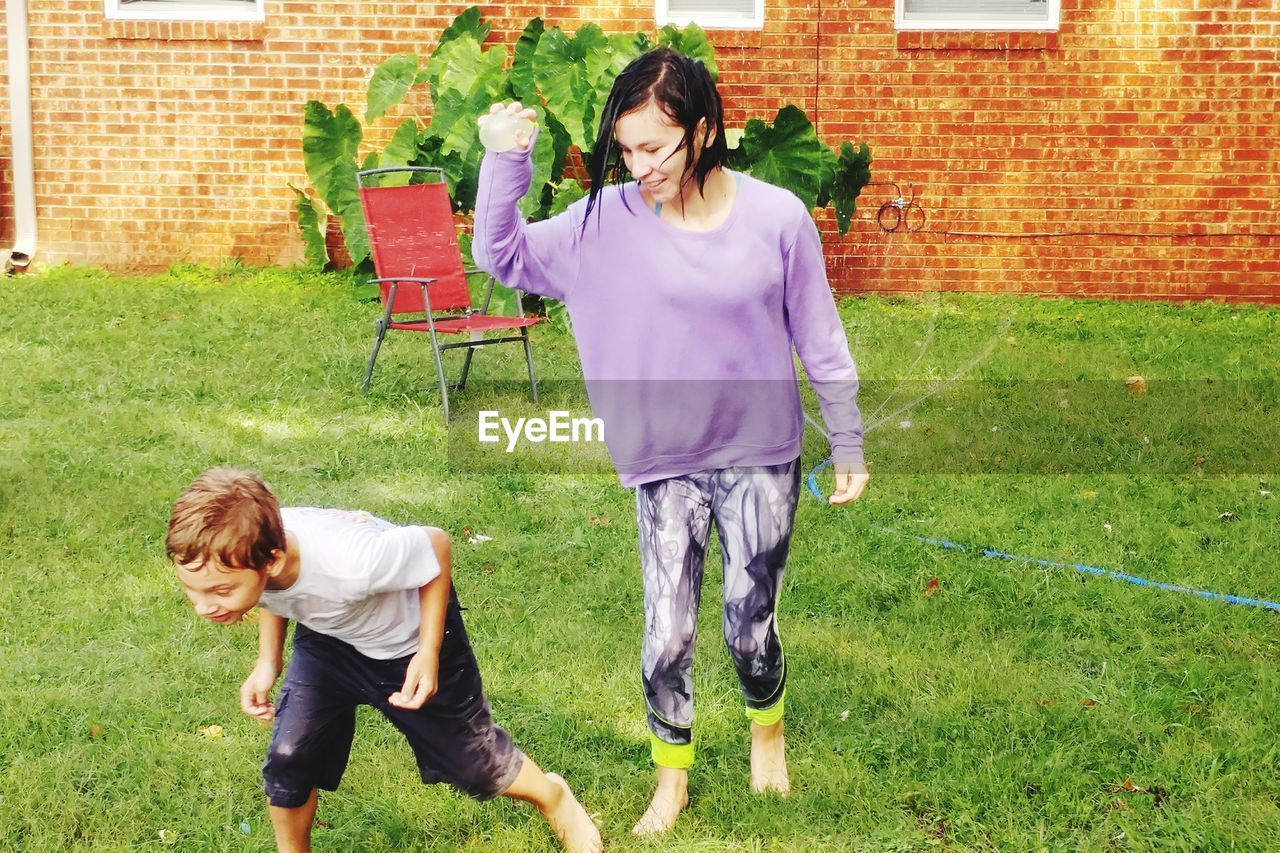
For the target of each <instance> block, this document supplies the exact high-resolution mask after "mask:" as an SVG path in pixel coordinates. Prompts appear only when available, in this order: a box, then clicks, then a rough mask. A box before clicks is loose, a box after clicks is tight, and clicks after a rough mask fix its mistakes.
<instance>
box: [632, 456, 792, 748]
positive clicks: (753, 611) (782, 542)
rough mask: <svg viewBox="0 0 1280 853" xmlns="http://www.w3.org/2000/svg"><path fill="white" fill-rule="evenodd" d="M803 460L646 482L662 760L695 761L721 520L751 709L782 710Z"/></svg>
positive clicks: (650, 708) (651, 665)
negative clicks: (710, 582) (709, 563)
mask: <svg viewBox="0 0 1280 853" xmlns="http://www.w3.org/2000/svg"><path fill="white" fill-rule="evenodd" d="M799 490H800V463H799V460H798V459H796V460H792V461H791V462H789V463H784V464H782V465H768V466H760V467H738V468H723V469H720V470H715V471H701V472H698V473H695V474H688V475H685V476H682V477H673V478H671V479H668V480H659V481H657V482H654V483H646V484H644V485H642V486H640V487H639V488H638V489H637V490H636V514H637V519H638V522H639V528H640V560H641V566H642V569H643V571H644V613H645V633H644V645H643V649H642V652H641V671H642V675H643V679H644V697H645V716H646V719H647V720H648V723H649V731H650V733H651V736H650V742H651V745H652V747H653V757H654V761H655V762H656V763H657V764H660V765H663V766H665V767H688V766H689V765H690V764H692V763H693V757H694V751H693V649H694V641H695V640H696V639H697V634H698V605H699V603H700V601H701V598H702V570H703V565H704V558H705V556H706V552H707V540H708V536H709V534H710V529H711V521H712V520H713V519H714V520H715V523H716V529H717V531H718V533H719V535H720V546H721V550H722V551H723V557H724V621H723V627H724V641H725V645H726V646H728V648H729V654H730V656H731V657H732V658H733V665H734V668H735V669H736V670H737V672H738V680H739V681H740V682H741V684H742V693H743V696H744V697H745V699H746V704H747V716H748V717H750V718H751V719H753V720H755V721H756V722H760V723H771V722H776V720H778V719H780V718H781V715H782V698H783V692H784V690H783V688H784V686H785V682H786V670H787V667H786V660H785V658H784V657H783V653H782V643H781V642H780V640H779V639H778V626H777V622H776V619H775V616H774V610H775V608H776V606H777V603H778V591H779V589H780V588H781V586H782V572H783V569H784V568H785V566H786V563H787V550H788V547H789V546H790V544H791V526H792V522H793V521H794V519H795V512H796V501H797V499H798V497H799V494H800V491H799Z"/></svg>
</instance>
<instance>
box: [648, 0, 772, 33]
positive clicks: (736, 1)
mask: <svg viewBox="0 0 1280 853" xmlns="http://www.w3.org/2000/svg"><path fill="white" fill-rule="evenodd" d="M654 17H655V18H656V19H657V21H658V26H660V27H661V26H666V25H667V24H675V25H677V26H680V27H683V26H687V25H688V24H690V23H695V24H697V25H698V26H700V27H702V28H703V29H704V30H711V29H720V30H726V29H728V30H758V29H761V28H763V27H764V0H657V5H656V8H655V9H654Z"/></svg>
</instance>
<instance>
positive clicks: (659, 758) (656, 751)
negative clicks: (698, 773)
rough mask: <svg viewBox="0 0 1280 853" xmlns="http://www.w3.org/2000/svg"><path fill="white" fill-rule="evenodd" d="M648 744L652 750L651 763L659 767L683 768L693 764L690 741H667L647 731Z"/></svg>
mask: <svg viewBox="0 0 1280 853" xmlns="http://www.w3.org/2000/svg"><path fill="white" fill-rule="evenodd" d="M649 746H650V747H651V749H652V752H653V763H654V764H656V765H658V766H659V767H670V768H671V769H673V770H685V769H687V768H688V767H689V766H690V765H692V764H693V744H692V743H667V742H666V741H664V740H661V739H659V738H658V736H657V735H655V734H654V733H653V732H649Z"/></svg>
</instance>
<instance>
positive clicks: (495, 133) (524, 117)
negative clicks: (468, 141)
mask: <svg viewBox="0 0 1280 853" xmlns="http://www.w3.org/2000/svg"><path fill="white" fill-rule="evenodd" d="M537 117H538V115H537V113H535V112H534V111H533V110H531V109H526V108H524V107H523V106H522V105H521V104H520V102H519V101H512V102H511V103H509V104H502V103H497V104H494V105H493V106H491V107H489V114H488V115H482V116H480V117H479V118H478V119H476V124H478V125H479V126H480V142H481V143H483V145H484V147H485V148H487V149H489V150H490V151H519V152H522V153H523V152H525V151H528V150H529V143H530V142H531V141H532V139H533V128H534V122H535V121H536V120H537Z"/></svg>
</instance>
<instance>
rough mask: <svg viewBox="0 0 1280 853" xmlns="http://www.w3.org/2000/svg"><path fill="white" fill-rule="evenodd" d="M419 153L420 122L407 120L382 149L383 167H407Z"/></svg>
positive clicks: (401, 123)
mask: <svg viewBox="0 0 1280 853" xmlns="http://www.w3.org/2000/svg"><path fill="white" fill-rule="evenodd" d="M417 151H418V121H417V119H413V118H407V119H405V120H404V121H402V122H400V126H399V127H397V128H396V132H395V135H394V136H392V137H391V141H390V142H388V143H387V147H386V148H384V149H382V165H383V166H407V165H408V164H409V161H410V160H412V159H413V155H414V154H416V153H417Z"/></svg>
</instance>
